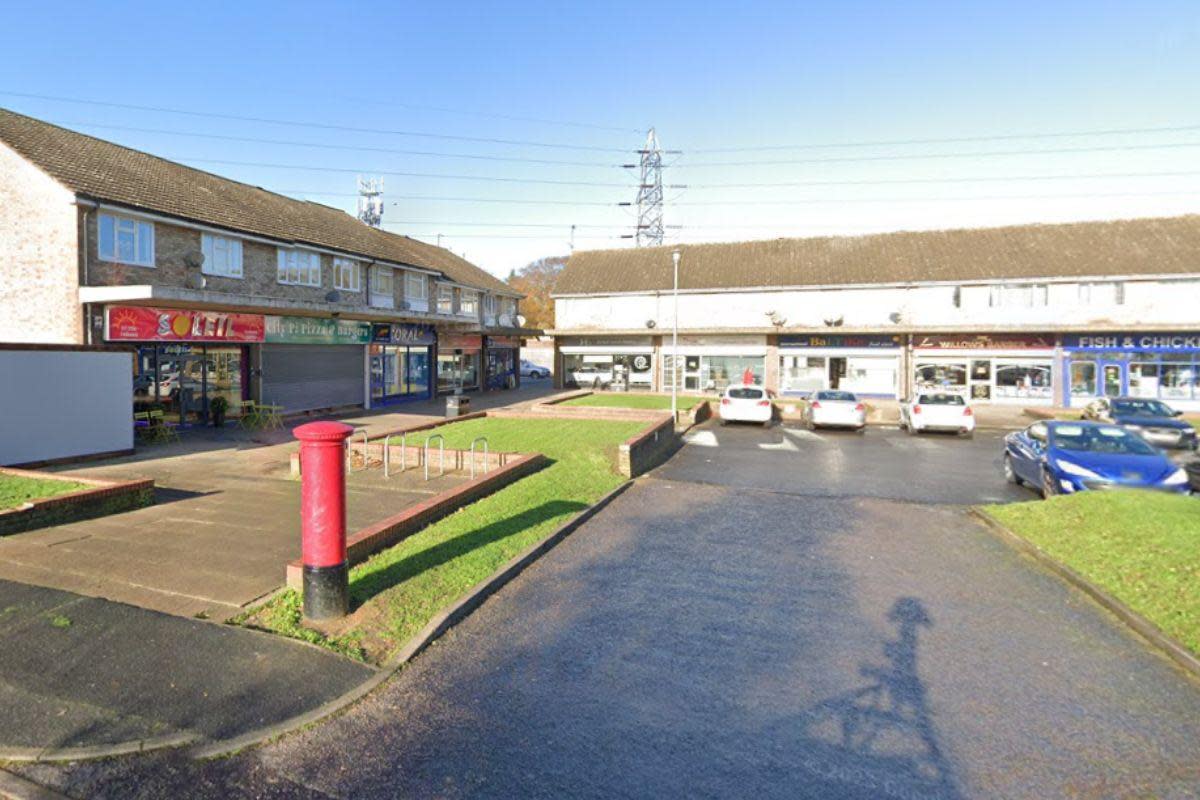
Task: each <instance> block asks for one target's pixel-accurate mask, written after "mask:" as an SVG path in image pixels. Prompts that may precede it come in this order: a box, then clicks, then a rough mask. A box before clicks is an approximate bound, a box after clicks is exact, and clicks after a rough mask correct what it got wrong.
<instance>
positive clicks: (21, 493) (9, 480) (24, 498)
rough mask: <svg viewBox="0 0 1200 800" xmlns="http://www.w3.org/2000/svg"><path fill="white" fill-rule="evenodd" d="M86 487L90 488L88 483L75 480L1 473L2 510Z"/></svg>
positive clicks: (0, 497)
mask: <svg viewBox="0 0 1200 800" xmlns="http://www.w3.org/2000/svg"><path fill="white" fill-rule="evenodd" d="M86 488H88V486H87V484H86V483H76V482H75V481H58V480H45V479H43V478H26V477H24V476H17V475H0V511H3V510H4V509H7V508H17V507H18V506H21V505H24V504H25V503H26V502H28V501H30V500H35V499H37V498H39V497H54V496H55V495H60V494H66V493H67V492H77V491H79V490H80V489H86Z"/></svg>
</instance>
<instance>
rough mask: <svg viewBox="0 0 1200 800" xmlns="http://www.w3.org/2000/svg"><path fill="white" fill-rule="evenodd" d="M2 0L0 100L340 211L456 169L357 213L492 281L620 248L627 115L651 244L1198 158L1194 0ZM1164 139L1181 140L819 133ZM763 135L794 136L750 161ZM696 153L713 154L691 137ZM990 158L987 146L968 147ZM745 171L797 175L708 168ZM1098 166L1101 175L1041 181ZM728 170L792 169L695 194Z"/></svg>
mask: <svg viewBox="0 0 1200 800" xmlns="http://www.w3.org/2000/svg"><path fill="white" fill-rule="evenodd" d="M6 10H7V13H6V24H5V26H4V28H3V29H2V30H0V105H3V106H4V107H7V108H11V109H13V110H16V111H20V112H22V113H27V114H31V115H33V116H38V117H41V118H44V119H49V120H51V121H55V122H59V123H63V124H68V126H69V127H74V128H77V129H80V130H83V131H85V132H88V133H92V134H94V135H97V136H101V137H103V138H107V139H111V140H114V141H118V142H120V143H122V144H127V145H129V146H132V147H137V148H140V149H144V150H148V151H150V152H154V153H156V154H159V155H163V156H165V157H169V158H175V159H178V160H181V161H185V162H187V163H192V164H194V165H195V166H198V167H200V168H203V169H208V170H211V171H213V172H218V173H220V174H224V175H228V176H230V177H233V178H236V179H239V180H244V181H247V182H250V183H254V184H257V185H261V186H264V187H266V188H269V189H273V190H278V191H287V192H288V193H291V194H296V195H297V196H304V197H308V198H310V199H313V200H316V201H319V202H324V203H328V204H330V205H337V206H340V207H344V208H346V209H348V210H351V209H353V206H354V197H353V193H354V191H355V184H354V180H355V172H356V171H358V170H361V171H363V172H365V173H368V174H372V173H376V174H378V173H402V172H403V173H423V174H429V173H436V174H440V175H456V176H467V178H470V179H466V178H450V177H418V176H416V175H411V174H410V175H396V174H385V175H384V180H385V185H386V197H387V198H388V200H389V204H388V207H387V212H386V214H385V220H386V221H387V222H388V223H389V224H388V228H389V229H390V230H394V231H397V232H403V233H408V234H410V235H416V236H420V237H422V238H430V239H432V238H433V237H434V236H436V234H438V233H441V234H443V239H442V241H443V243H444V244H446V245H447V246H449V247H451V248H452V249H454V250H455V251H457V252H460V253H464V252H465V253H466V255H467V256H468V257H469V258H470V259H471V260H473V261H475V262H476V263H479V264H480V265H482V266H484V267H486V268H488V269H490V270H492V271H493V272H496V273H497V274H504V273H506V272H507V271H508V270H509V269H511V268H513V267H515V266H519V265H521V264H523V263H525V262H527V261H529V260H531V259H533V258H536V257H538V256H541V255H549V254H554V253H560V252H565V251H566V250H567V242H568V235H569V227H570V225H571V224H577V225H579V226H580V227H579V228H578V230H577V234H576V236H577V239H576V246H577V247H579V248H584V247H587V248H592V247H623V246H629V242H628V240H623V239H620V238H614V237H619V236H620V235H621V234H623V233H628V232H629V231H630V226H631V225H632V219H631V217H630V212H629V211H628V209H624V208H621V207H618V206H616V205H615V204H616V203H618V202H622V201H629V200H631V199H632V198H633V195H634V191H635V190H634V188H633V183H634V175H633V173H632V172H630V171H628V170H623V169H621V168H620V167H619V166H617V165H619V164H621V163H624V162H627V161H629V160H631V159H633V158H634V155H633V152H632V151H633V150H635V149H636V148H637V147H638V146H639V145H640V144H641V141H642V140H643V138H644V136H645V129H646V128H647V127H648V126H650V125H654V126H656V128H657V130H658V132H659V135H660V137H661V139H662V142H663V145H664V147H667V148H671V149H679V150H682V151H683V152H682V153H681V154H680V155H678V156H674V155H673V156H670V157H669V159H668V160H669V163H671V164H672V167H671V169H669V170H668V174H667V177H666V180H667V182H668V183H669V184H676V185H686V186H687V187H688V188H686V189H676V190H669V191H668V192H667V197H668V199H669V201H670V202H669V203H668V206H667V209H666V218H667V224H668V225H679V226H682V227H680V228H673V229H672V230H671V234H672V241H685V242H687V241H714V240H729V239H752V238H768V237H774V236H789V235H824V234H829V233H859V232H865V231H872V230H893V229H902V228H907V229H914V228H938V227H952V226H975V225H989V224H1005V223H1011V222H1028V221H1058V220H1067V219H1088V218H1110V217H1123V216H1142V215H1152V214H1173V213H1183V212H1191V211H1200V199H1197V190H1200V175H1181V174H1178V173H1186V172H1197V173H1200V146H1197V147H1189V146H1187V145H1188V144H1189V143H1196V144H1197V145H1200V127H1195V126H1200V102H1198V101H1200V81H1198V80H1197V75H1200V4H1197V3H1195V2H1194V0H1193V2H1159V3H1155V2H1147V3H1132V2H1131V3H1104V2H1088V3H1082V2H1080V3H1076V2H1054V3H1044V2H1042V3H1033V2H1005V3H967V2H956V3H931V2H909V3H905V4H899V3H884V2H879V3H854V2H838V3H832V2H830V3H823V4H814V3H729V4H724V3H695V2H692V3H669V2H646V3H464V2H458V3H442V4H415V3H407V4H386V3H385V4H374V5H368V4H348V3H338V4H335V3H286V4H272V3H251V2H242V3H236V4H235V3H212V4H135V3H121V2H109V3H106V4H103V5H102V6H96V5H94V4H74V3H55V4H45V3H17V4H10V5H9V6H8V7H7V9H6ZM4 92H8V93H9V94H4ZM13 92H17V93H23V94H26V95H40V96H56V97H61V98H75V99H80V100H92V101H103V102H113V103H125V104H131V105H141V106H153V107H158V108H171V109H180V110H188V111H194V112H211V113H214V114H224V115H227V116H231V117H260V118H271V119H278V120H285V121H288V122H291V123H302V122H306V123H316V124H324V125H340V126H344V127H347V128H358V129H363V130H353V131H350V130H330V129H327V128H318V127H306V126H304V125H299V124H287V125H281V124H269V123H266V122H251V121H246V120H238V119H228V118H213V117H206V116H196V115H182V114H172V113H167V112H165V111H144V110H132V109H122V108H113V107H106V106H100V105H88V104H82V103H68V102H63V101H56V100H49V99H43V98H39V97H32V96H18V95H14V94H11V93H13ZM100 126H110V127H100ZM114 126H115V127H114ZM1180 127H1183V128H1188V127H1191V129H1190V130H1156V131H1152V132H1143V133H1136V134H1120V135H1116V134H1113V135H1095V134H1089V135H1081V136H1071V137H1063V136H1058V137H1046V138H1028V139H996V140H980V141H969V142H963V141H958V142H933V143H924V144H887V145H873V146H849V145H852V144H854V145H856V144H857V143H862V142H880V141H884V142H894V141H897V140H911V139H949V138H962V137H986V136H996V135H1001V134H1013V133H1063V132H1076V131H1098V130H1112V129H1127V128H1137V129H1145V128H1156V129H1161V128H1180ZM133 129H141V130H133ZM366 129H370V131H374V132H369V131H368V130H366ZM151 131H154V132H151ZM405 132H407V133H435V134H439V135H440V136H450V137H470V138H479V139H491V140H495V139H509V140H516V141H521V142H526V144H521V145H512V144H501V143H497V142H494V141H489V142H471V141H462V140H458V139H446V138H429V137H422V136H408V135H402V133H405ZM187 134H205V135H207V136H209V137H213V136H215V137H234V138H236V139H270V140H273V141H275V142H306V143H313V144H319V145H322V147H302V146H298V145H294V144H280V143H266V142H252V141H233V140H230V139H228V138H204V137H200V136H189V135H187ZM533 143H538V144H539V145H544V144H554V145H565V147H543V146H537V145H535V144H533ZM828 144H839V145H843V146H838V147H825V146H824V145H828ZM817 145H820V146H819V147H818V146H817ZM781 146H796V149H786V150H756V149H753V148H763V147H781ZM353 148H359V149H353ZM589 148H590V149H589ZM714 148H739V149H740V150H739V151H736V152H728V153H713V152H703V151H705V150H712V149H714ZM1102 148H1107V149H1102ZM1118 148H1119V149H1118ZM1031 150H1055V151H1058V152H1053V153H1030V152H1028V151H1031ZM1064 150H1069V151H1072V152H1061V151H1064ZM396 151H422V152H427V153H428V152H433V153H438V154H439V155H417V154H414V153H405V152H396ZM997 151H1004V152H1012V151H1017V152H1016V153H1014V154H1012V155H971V154H977V153H995V152H997ZM1081 151H1082V152H1081ZM454 154H457V155H470V156H489V157H497V156H499V157H505V158H516V159H543V160H562V161H572V162H579V163H572V164H542V163H525V162H505V161H493V160H485V159H476V158H454V157H450V156H451V155H454ZM898 156H903V157H904V158H897V157H898ZM912 156H929V157H925V158H919V159H918V158H910V157H912ZM816 159H826V161H825V162H824V163H812V162H813V161H814V160H816ZM828 159H833V160H828ZM847 159H860V160H847ZM746 161H750V162H762V161H791V162H796V161H800V162H805V163H786V164H778V163H774V164H761V163H760V164H759V165H757V166H744V165H737V166H734V165H730V166H722V165H721V164H723V163H727V162H746ZM220 162H241V163H220ZM713 162H718V163H713ZM266 165H282V166H266ZM298 167H308V168H309V169H300V168H298ZM1109 173H1118V174H1121V175H1123V176H1127V177H1108V178H1070V179H1058V178H1053V177H1052V176H1060V175H1068V176H1078V175H1096V174H1109ZM1153 173H1171V174H1170V175H1161V174H1159V175H1154V174H1153ZM476 178H503V179H511V178H519V179H522V180H529V181H545V183H517V182H511V181H508V180H478V179H476ZM985 179H990V180H985ZM997 179H1000V180H997ZM932 181H943V182H939V183H934V182H932ZM556 182H568V183H570V184H576V183H578V184H588V185H563V184H562V183H556ZM730 183H750V184H755V183H757V184H762V183H791V184H795V183H802V184H803V183H808V184H810V185H801V186H795V185H790V186H767V187H722V186H714V184H730ZM814 183H815V184H817V185H811V184H814ZM592 184H596V185H592ZM417 197H420V198H428V197H437V198H446V197H461V198H476V199H478V198H486V199H489V200H492V201H495V202H479V201H478V200H476V199H472V200H459V201H450V200H429V199H410V198H417ZM517 200H520V201H525V202H520V203H518V202H514V201H517ZM551 201H552V202H551Z"/></svg>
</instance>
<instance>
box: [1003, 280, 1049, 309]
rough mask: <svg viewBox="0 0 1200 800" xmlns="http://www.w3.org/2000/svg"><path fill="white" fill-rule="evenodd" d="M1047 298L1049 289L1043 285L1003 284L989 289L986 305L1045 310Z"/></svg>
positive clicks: (1047, 302)
mask: <svg viewBox="0 0 1200 800" xmlns="http://www.w3.org/2000/svg"><path fill="white" fill-rule="evenodd" d="M1049 297H1050V287H1049V286H1048V285H1047V284H1044V283H1004V284H997V285H994V286H992V287H991V291H990V292H989V294H988V305H989V306H990V307H991V308H1045V307H1046V306H1047V305H1048V304H1049Z"/></svg>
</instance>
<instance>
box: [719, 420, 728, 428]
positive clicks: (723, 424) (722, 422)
mask: <svg viewBox="0 0 1200 800" xmlns="http://www.w3.org/2000/svg"><path fill="white" fill-rule="evenodd" d="M717 422H718V423H719V424H720V426H721V427H722V428H724V427H725V425H726V421H725V420H724V419H719V420H717Z"/></svg>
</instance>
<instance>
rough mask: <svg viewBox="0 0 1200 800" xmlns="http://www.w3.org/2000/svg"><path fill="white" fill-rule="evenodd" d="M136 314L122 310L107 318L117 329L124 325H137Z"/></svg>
mask: <svg viewBox="0 0 1200 800" xmlns="http://www.w3.org/2000/svg"><path fill="white" fill-rule="evenodd" d="M137 320H138V318H137V314H134V313H133V312H132V311H130V310H129V309H126V308H123V309H121V310H120V311H118V312H117V313H115V314H113V315H112V316H111V317H110V318H109V322H110V323H111V324H112V325H113V326H115V327H118V328H122V327H124V326H126V325H137Z"/></svg>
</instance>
